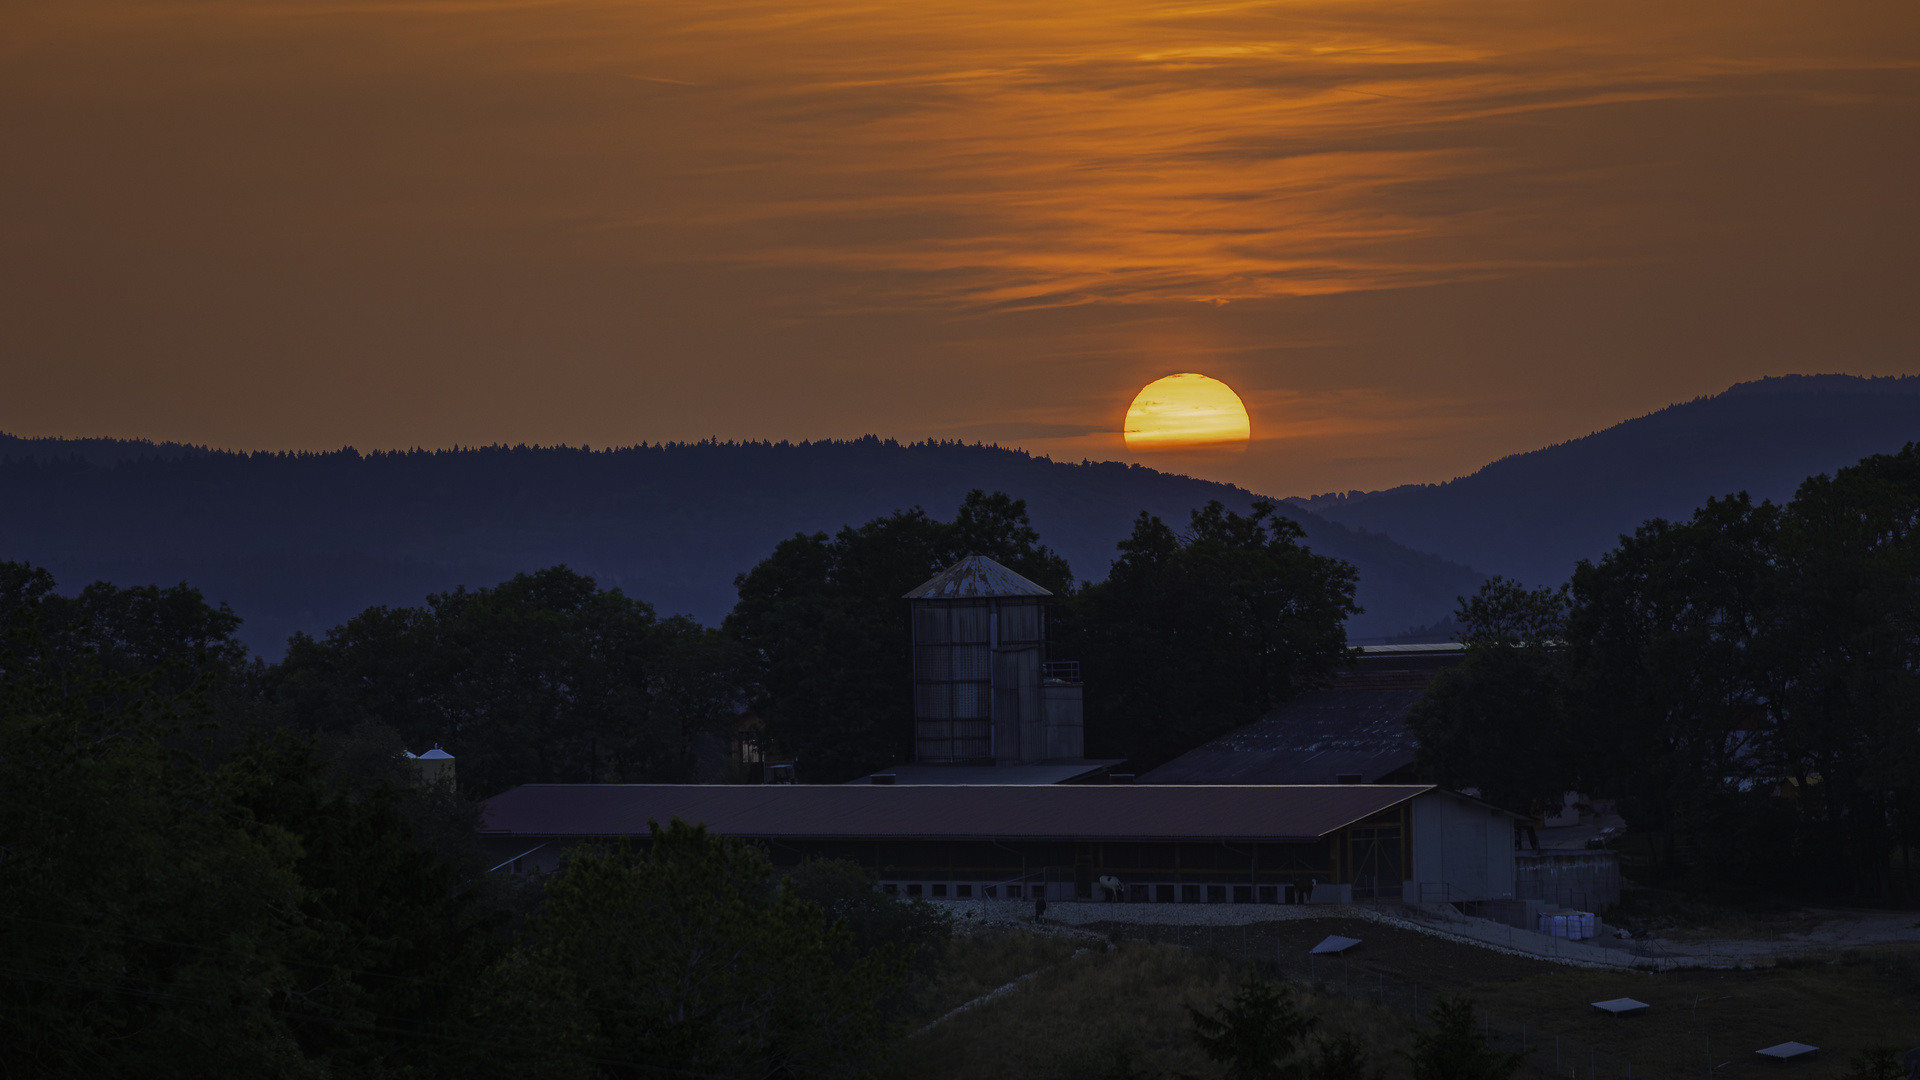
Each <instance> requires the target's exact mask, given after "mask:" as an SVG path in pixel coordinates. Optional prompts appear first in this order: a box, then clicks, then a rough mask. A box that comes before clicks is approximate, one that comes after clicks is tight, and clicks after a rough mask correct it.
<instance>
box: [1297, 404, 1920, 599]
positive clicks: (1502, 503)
mask: <svg viewBox="0 0 1920 1080" xmlns="http://www.w3.org/2000/svg"><path fill="white" fill-rule="evenodd" d="M1914 440H1920V377H1911V376H1909V377H1900V378H1858V377H1855V376H1849V375H1789V376H1783V377H1779V378H1768V379H1761V380H1759V381H1757V382H1747V383H1740V384H1738V385H1736V386H1734V387H1732V388H1731V389H1729V390H1727V391H1726V392H1724V393H1721V394H1716V395H1714V396H1712V397H1704V398H1697V399H1695V400H1693V401H1689V402H1687V403H1685V404H1683V405H1673V406H1670V407H1668V408H1665V409H1661V410H1660V411H1658V412H1655V413H1651V414H1649V415H1647V416H1642V417H1639V418H1637V419H1633V420H1628V421H1626V422H1625V423H1621V424H1616V425H1614V426H1613V427H1610V428H1607V429H1606V430H1604V431H1600V432H1596V433H1594V434H1592V435H1588V436H1587V437H1585V438H1582V439H1575V440H1573V441H1571V442H1565V443H1561V444H1559V445H1556V446H1550V447H1547V448H1546V449H1544V450H1535V451H1533V452H1532V453H1527V454H1517V455H1515V456H1513V457H1508V458H1502V459H1501V460H1499V461H1496V462H1494V463H1493V464H1491V465H1488V466H1487V467H1485V468H1483V469H1481V470H1480V471H1478V472H1476V473H1474V474H1472V475H1471V476H1464V477H1461V478H1460V479H1457V480H1452V481H1449V482H1447V483H1444V484H1427V485H1413V486H1408V487H1400V488H1393V489H1389V490H1387V491H1382V492H1374V493H1370V494H1365V495H1360V496H1357V497H1347V498H1324V497H1323V498H1319V499H1315V500H1313V501H1312V502H1311V503H1310V504H1309V505H1311V506H1312V508H1313V510H1314V511H1316V512H1318V513H1319V514H1321V515H1322V516H1324V517H1326V518H1328V519H1329V520H1332V521H1336V522H1340V523H1342V524H1345V525H1349V526H1352V527H1354V528H1356V529H1366V530H1369V531H1371V532H1377V533H1383V534H1385V535H1387V536H1391V537H1392V538H1394V539H1395V540H1398V541H1400V542H1401V543H1403V544H1406V545H1408V546H1410V547H1413V548H1417V549H1419V550H1421V551H1431V552H1435V553H1437V554H1439V555H1441V556H1443V557H1445V558H1448V559H1454V560H1457V561H1459V562H1463V563H1467V564H1469V565H1471V566H1473V567H1474V568H1475V569H1477V570H1481V571H1484V572H1486V573H1489V574H1504V575H1506V576H1508V577H1517V578H1519V579H1521V580H1523V581H1526V582H1528V583H1531V584H1558V583H1559V582H1562V581H1565V580H1566V579H1567V578H1568V576H1569V575H1570V574H1571V573H1572V572H1573V565H1574V563H1575V562H1576V561H1578V560H1580V559H1583V558H1588V559H1594V558H1598V557H1599V556H1600V555H1601V554H1602V553H1603V552H1605V551H1607V550H1608V549H1610V548H1612V547H1613V546H1614V544H1615V543H1617V542H1618V539H1619V537H1620V536H1621V535H1622V534H1625V533H1631V532H1632V531H1633V530H1634V528H1635V527H1636V526H1637V525H1639V524H1640V523H1641V522H1643V521H1645V520H1646V519H1648V518H1652V517H1664V518H1669V519H1685V518H1687V517H1690V516H1691V515H1692V513H1693V511H1694V509H1695V508H1696V507H1698V506H1700V505H1701V504H1702V503H1704V502H1705V501H1706V500H1707V499H1708V498H1709V497H1713V496H1720V495H1726V494H1729V493H1732V492H1737V491H1746V492H1748V493H1750V494H1751V495H1752V496H1753V497H1754V499H1755V500H1756V501H1758V500H1759V499H1762V498H1767V499H1772V500H1774V501H1775V502H1780V501H1783V500H1785V499H1787V498H1790V497H1791V496H1792V495H1793V493H1794V490H1795V489H1796V488H1798V487H1799V485H1800V483H1801V481H1803V480H1805V479H1806V478H1807V477H1808V476H1812V475H1817V474H1820V473H1831V472H1833V471H1834V470H1836V469H1839V468H1842V467H1844V466H1847V465H1851V464H1853V463H1854V462H1856V461H1858V460H1859V459H1861V458H1863V457H1866V456H1868V455H1870V454H1884V453H1893V452H1895V451H1897V450H1899V449H1900V448H1901V447H1902V446H1904V445H1905V444H1906V443H1908V442H1910V441H1914Z"/></svg>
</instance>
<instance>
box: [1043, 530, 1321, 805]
mask: <svg viewBox="0 0 1920 1080" xmlns="http://www.w3.org/2000/svg"><path fill="white" fill-rule="evenodd" d="M1302 537H1303V534H1302V533H1301V531H1300V528H1299V526H1297V525H1296V524H1294V523H1293V522H1292V521H1291V520H1289V519H1287V518H1285V517H1282V516H1280V515H1279V514H1278V513H1276V511H1275V508H1274V506H1273V504H1272V503H1267V502H1257V503H1255V504H1254V506H1253V510H1252V512H1251V513H1250V514H1247V515H1244V516H1243V515H1241V514H1237V513H1235V512H1233V511H1231V510H1228V509H1226V508H1225V507H1224V506H1222V505H1221V504H1220V503H1218V502H1213V503H1208V504H1207V505H1206V506H1205V507H1203V508H1201V509H1199V510H1196V511H1194V513H1193V517H1192V520H1191V522H1190V524H1189V529H1188V531H1187V532H1186V533H1185V534H1184V535H1182V534H1178V533H1175V532H1174V531H1173V529H1172V528H1170V527H1169V526H1168V525H1167V524H1166V523H1165V522H1163V521H1161V520H1160V519H1159V518H1156V517H1153V516H1151V515H1148V514H1142V515H1141V516H1140V518H1139V520H1138V521H1136V522H1135V524H1134V529H1133V534H1132V535H1131V536H1130V537H1128V538H1127V539H1126V540H1123V541H1121V542H1120V545H1119V550H1120V558H1119V559H1117V560H1116V561H1115V562H1114V564H1113V570H1112V572H1111V573H1110V574H1109V576H1108V578H1107V580H1106V581H1103V582H1098V583H1095V584H1091V585H1087V586H1085V587H1084V588H1082V589H1081V590H1080V592H1079V593H1078V594H1077V595H1076V596H1075V598H1074V602H1073V605H1072V612H1071V619H1070V621H1069V622H1068V623H1067V625H1066V626H1065V627H1063V629H1064V630H1065V633H1064V634H1063V640H1062V642H1061V650H1062V652H1063V655H1068V656H1071V655H1076V654H1077V655H1078V656H1079V657H1080V658H1081V660H1082V661H1083V663H1084V670H1085V673H1086V686H1087V691H1086V692H1087V695H1088V699H1087V700H1088V703H1087V716H1088V721H1087V737H1088V740H1089V742H1090V746H1089V752H1090V753H1092V754H1094V755H1096V756H1119V757H1128V758H1131V759H1133V764H1134V765H1135V766H1136V767H1139V768H1147V767H1150V766H1151V765H1153V764H1157V763H1158V762H1160V761H1164V760H1166V759H1167V758H1170V757H1172V756H1175V755H1177V754H1180V753H1183V752H1185V751H1186V750H1188V749H1191V748H1192V747H1193V746H1195V745H1197V744H1198V743H1200V742H1203V741H1205V740H1206V739H1209V738H1212V737H1214V736H1217V735H1220V734H1223V733H1225V732H1226V731H1229V730H1231V729H1232V728H1234V727H1236V726H1239V725H1240V724H1244V723H1247V722H1250V721H1251V720H1253V719H1256V718H1257V717H1259V716H1260V715H1261V714H1262V713H1265V712H1266V711H1267V710H1269V709H1272V708H1273V707H1274V706H1276V705H1278V704H1280V703H1281V702H1283V701H1285V700H1287V699H1288V698H1289V697H1291V696H1293V694H1295V693H1297V692H1298V691H1299V690H1301V689H1304V688H1307V687H1311V686H1314V685H1317V684H1319V683H1321V682H1323V681H1324V680H1325V679H1327V678H1328V677H1329V676H1330V675H1331V673H1332V671H1333V669H1334V668H1335V667H1336V666H1338V665H1339V664H1341V663H1343V662H1345V660H1346V657H1347V645H1346V628H1345V620H1346V618H1347V616H1349V615H1351V614H1354V613H1356V612H1357V611H1359V608H1358V607H1357V606H1355V604H1354V602H1353V595H1354V586H1355V580H1356V574H1355V571H1354V568H1353V567H1352V566H1351V565H1349V564H1347V563H1345V562H1342V561H1340V560H1338V559H1333V558H1328V557H1326V556H1323V555H1316V554H1314V553H1313V552H1311V551H1309V550H1308V549H1307V548H1306V547H1305V546H1304V545H1303V544H1302V543H1301V539H1302Z"/></svg>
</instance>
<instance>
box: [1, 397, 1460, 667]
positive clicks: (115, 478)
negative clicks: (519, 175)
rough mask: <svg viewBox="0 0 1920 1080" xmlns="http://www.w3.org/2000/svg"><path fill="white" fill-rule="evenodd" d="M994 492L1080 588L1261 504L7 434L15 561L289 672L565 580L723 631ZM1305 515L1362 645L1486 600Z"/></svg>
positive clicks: (740, 451)
mask: <svg viewBox="0 0 1920 1080" xmlns="http://www.w3.org/2000/svg"><path fill="white" fill-rule="evenodd" d="M976 487H977V488H984V489H987V490H989V491H992V490H1000V491H1005V492H1007V493H1009V494H1011V495H1013V496H1014V497H1015V498H1021V499H1025V500H1027V502H1028V508H1029V512H1030V513H1031V515H1032V518H1033V522H1034V525H1035V527H1036V528H1037V529H1038V530H1039V532H1040V535H1041V538H1042V540H1043V541H1044V542H1045V543H1047V544H1048V545H1050V546H1052V547H1053V548H1054V549H1056V550H1058V551H1060V552H1061V553H1062V554H1063V555H1065V556H1066V557H1067V559H1068V561H1069V562H1070V563H1071V564H1072V566H1073V569H1074V572H1075V573H1076V575H1078V576H1079V577H1081V578H1083V579H1099V578H1103V577H1105V576H1106V572H1107V568H1108V566H1109V564H1110V562H1111V560H1112V558H1113V556H1114V554H1115V551H1114V544H1115V543H1116V542H1117V541H1119V540H1120V539H1122V538H1124V537H1125V536H1126V535H1127V534H1128V533H1129V532H1130V531H1131V529H1132V523H1133V519H1134V517H1135V516H1136V515H1137V514H1139V513H1140V512H1141V511H1142V510H1145V511H1148V512H1150V513H1153V514H1157V515H1159V516H1160V517H1162V518H1163V519H1165V520H1166V521H1168V522H1169V523H1170V524H1172V525H1174V526H1175V528H1182V527H1184V526H1185V525H1186V522H1187V516H1188V514H1189V512H1190V511H1191V510H1192V509H1194V508H1195V507H1198V506H1201V505H1204V504H1205V503H1206V501H1207V500H1209V499H1219V500H1220V501H1222V502H1223V503H1226V504H1227V505H1229V506H1231V507H1234V508H1236V509H1241V510H1244V509H1245V508H1246V507H1247V505H1248V504H1250V503H1251V502H1253V500H1254V498H1255V496H1254V495H1253V493H1251V492H1249V491H1247V490H1245V489H1243V488H1237V487H1232V486H1229V485H1226V484H1218V483H1213V482H1210V481H1204V480H1195V479H1192V478H1189V477H1184V476H1174V475H1171V474H1167V473H1161V472H1158V471H1155V470H1153V469H1148V468H1144V467H1141V466H1137V465H1132V466H1130V465H1124V464H1120V463H1116V462H1105V463H1090V462H1082V463H1080V464H1068V463H1063V462H1055V461H1051V460H1048V459H1046V458H1038V457H1033V456H1031V455H1029V454H1026V453H1024V452H1021V451H1015V450H1006V449H1001V448H998V447H988V446H980V445H977V444H976V445H971V446H969V445H961V444H957V443H918V444H904V445H903V444H900V443H896V442H892V441H888V440H882V439H878V438H874V437H868V438H864V439H857V440H852V441H847V442H815V443H796V444H790V443H714V442H705V443H694V444H666V445H661V444H654V445H642V446H637V447H628V448H622V449H614V450H597V451H594V450H587V449H584V448H569V447H544V448H542V447H525V446H521V447H499V446H496V447H485V448H479V449H465V450H442V451H419V450H416V451H402V452H393V453H374V454H366V455H362V454H359V453H357V452H355V451H353V450H350V449H349V450H342V451H338V452H333V453H317V454H316V453H301V454H273V453H234V452H228V451H215V450H208V449H206V448H204V447H192V446H181V445H179V444H168V445H155V444H152V443H143V442H140V441H139V440H117V439H85V440H60V439H20V438H15V437H11V436H5V435H0V506H6V507H7V508H8V512H7V513H6V514H4V515H0V558H7V559H25V560H29V561H32V562H35V563H38V564H40V565H43V566H46V567H47V568H49V569H50V570H52V571H53V572H54V574H55V576H56V578H57V579H58V580H59V581H60V584H61V587H62V588H63V589H65V590H71V589H75V588H78V587H79V586H81V585H84V584H85V583H86V582H88V581H92V580H96V579H104V580H108V581H113V582H115V583H118V584H122V585H130V584H145V583H150V582H158V583H162V584H172V583H175V582H179V581H183V580H184V581H187V582H190V583H192V584H194V585H196V586H198V587H200V588H201V589H202V590H203V591H204V592H205V593H206V594H207V596H208V597H209V599H212V600H215V601H219V600H225V601H227V602H229V603H230V604H232V606H233V608H234V610H235V611H236V612H237V613H238V614H240V615H241V616H242V617H243V618H245V619H246V620H247V622H246V624H245V626H243V628H242V637H243V639H244V640H245V641H246V643H247V645H248V646H249V648H252V649H253V650H254V651H256V652H259V653H262V654H264V655H266V656H268V657H277V656H278V655H279V654H280V652H281V650H282V648H283V647H284V645H285V642H286V639H287V637H288V636H289V635H290V634H291V633H292V632H293V631H294V630H305V631H307V632H309V633H315V634H318V633H321V632H324V631H325V630H326V629H328V628H329V627H332V626H335V625H337V624H339V623H341V622H343V621H345V620H346V619H347V618H349V617H351V616H352V615H354V614H356V613H358V612H359V611H361V610H363V609H364V608H366V607H368V606H371V605H374V604H387V605H401V604H418V603H419V602H420V601H421V599H422V598H423V597H424V596H425V595H426V594H427V593H428V592H431V591H441V590H445V589H450V588H452V587H454V586H455V585H461V584H465V585H469V586H479V585H492V584H494V583H496V582H498V581H501V580H504V579H505V578H507V577H510V576H512V575H513V574H514V573H516V572H519V571H523V570H531V569H536V568H538V567H542V566H550V565H553V564H556V563H566V564H568V565H570V566H572V567H574V568H575V569H578V570H580V571H582V572H585V573H588V574H592V575H593V576H595V577H596V578H598V579H599V580H600V581H601V582H602V583H603V584H607V585H616V586H619V587H620V588H621V589H623V590H624V591H625V592H627V593H628V594H629V595H632V596H635V597H638V598H640V599H644V600H647V601H649V602H651V603H653V604H654V605H655V606H656V607H657V608H658V609H660V610H661V611H662V612H663V613H690V614H692V615H694V616H695V617H696V618H698V619H700V620H701V621H702V622H706V623H708V624H713V623H717V622H718V621H719V619H720V618H721V617H722V616H724V615H725V613H726V612H727V611H728V610H729V609H730V608H731V607H732V605H733V601H734V593H733V578H734V575H735V574H737V573H739V572H741V571H743V570H746V569H748V568H749V567H751V566H752V565H753V564H754V563H755V562H757V561H758V560H759V559H761V558H762V557H764V556H765V555H767V554H768V553H769V552H770V551H772V549H773V546H774V544H776V543H777V542H779V541H780V540H781V539H784V538H786V537H788V536H792V535H793V534H794V533H797V532H809V533H810V532H814V531H827V532H833V531H836V530H838V529H839V528H840V527H841V526H843V525H847V524H858V523H860V522H864V521H867V520H869V519H871V518H874V517H877V516H879V515H882V514H887V513H891V512H893V511H895V510H904V509H907V508H909V507H912V506H916V505H917V506H921V507H923V508H925V509H926V510H927V512H928V513H930V514H932V515H934V516H935V517H939V518H943V519H944V518H947V517H949V516H950V515H951V514H952V513H953V510H954V508H955V507H956V506H958V505H959V503H960V500H961V499H962V498H963V497H964V496H965V494H966V493H967V491H969V490H971V489H973V488H976ZM1288 513H1289V515H1290V516H1292V517H1294V518H1295V519H1296V520H1298V521H1299V522H1300V523H1301V525H1302V527H1303V528H1304V529H1305V530H1306V532H1307V537H1308V543H1309V544H1310V545H1311V546H1312V547H1313V549H1314V550H1316V551H1319V552H1322V553H1325V554H1330V555H1335V556H1338V557H1340V558H1343V559H1347V560H1348V561H1350V562H1352V563H1354V564H1355V565H1356V566H1357V567H1358V568H1359V570H1360V574H1361V578H1360V602H1361V603H1362V604H1363V605H1364V606H1365V607H1366V608H1367V613H1366V614H1365V615H1363V616H1360V617H1359V618H1357V619H1355V620H1354V621H1353V622H1352V624H1350V627H1349V630H1350V633H1352V634H1353V635H1354V636H1356V637H1360V638H1367V637H1374V638H1378V637H1381V636H1384V635H1388V634H1392V633H1395V632H1397V631H1401V630H1404V629H1406V628H1408V627H1410V626H1415V625H1420V624H1425V623H1430V622H1432V621H1434V620H1436V619H1439V618H1441V617H1442V616H1444V615H1445V614H1446V613H1447V612H1448V611H1450V610H1451V609H1452V607H1453V605H1454V598H1455V597H1456V596H1458V595H1460V594H1462V593H1466V592H1471V591H1472V590H1473V589H1474V588H1476V587H1477V586H1478V583H1479V581H1480V580H1481V579H1480V575H1479V574H1477V573H1475V572H1474V571H1473V570H1471V569H1469V568H1467V567H1465V566H1459V565H1455V564H1452V563H1449V562H1447V561H1445V560H1443V559H1439V558H1436V557H1434V556H1431V555H1427V554H1423V553H1421V552H1417V551H1412V550H1409V549H1407V548H1405V547H1402V546H1401V545H1399V544H1396V543H1394V542H1393V541H1391V540H1388V539H1386V538H1385V537H1381V536H1376V535H1369V534H1367V533H1364V532H1359V531H1356V530H1353V529H1350V528H1348V527H1346V526H1343V525H1336V524H1333V523H1330V522H1327V521H1325V520H1323V519H1322V518H1320V517H1318V516H1316V515H1314V514H1311V513H1307V512H1302V511H1299V510H1289V511H1288Z"/></svg>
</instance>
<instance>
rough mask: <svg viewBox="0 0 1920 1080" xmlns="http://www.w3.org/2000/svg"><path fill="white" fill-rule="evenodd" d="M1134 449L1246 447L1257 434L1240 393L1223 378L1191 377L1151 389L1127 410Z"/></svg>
mask: <svg viewBox="0 0 1920 1080" xmlns="http://www.w3.org/2000/svg"><path fill="white" fill-rule="evenodd" d="M1123 433H1124V434H1125V435H1126V439H1127V449H1129V450H1180V449H1192V448H1201V447H1221V448H1230V447H1244V446H1245V445H1246V442H1247V439H1248V437H1249V436H1250V434H1251V427H1250V426H1249V424H1248V422H1247V407H1246V406H1245V405H1244V404H1242V403H1241V401H1240V395H1238V394H1236V393H1234V392H1233V388H1232V387H1230V386H1228V385H1227V384H1226V383H1223V382H1221V381H1220V380H1218V379H1210V378H1208V377H1207V376H1205V375H1195V374H1192V373H1186V374H1181V375H1169V376H1167V377H1166V378H1164V379H1156V380H1154V381H1153V382H1150V383H1148V384H1147V385H1146V388H1145V389H1143V390H1141V391H1140V393H1139V395H1138V396H1136V397H1135V398H1134V399H1133V404H1132V405H1131V406H1129V407H1128V409H1127V423H1126V427H1125V428H1124V429H1123Z"/></svg>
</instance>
